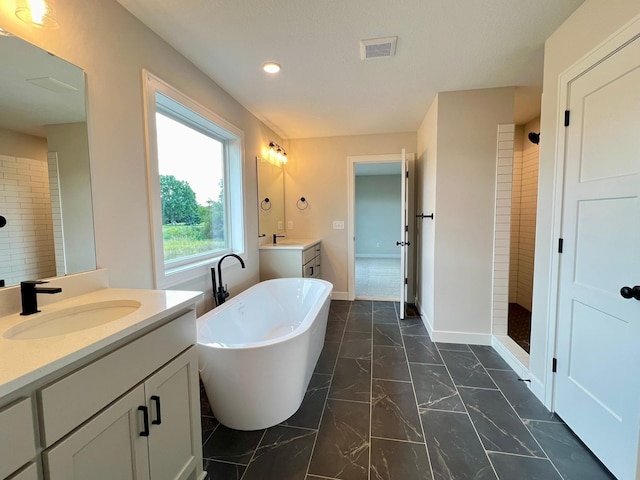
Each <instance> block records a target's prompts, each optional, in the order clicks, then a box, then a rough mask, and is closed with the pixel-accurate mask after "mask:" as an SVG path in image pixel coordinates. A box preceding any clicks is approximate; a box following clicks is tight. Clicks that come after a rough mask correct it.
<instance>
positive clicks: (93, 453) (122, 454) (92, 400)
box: [39, 311, 202, 480]
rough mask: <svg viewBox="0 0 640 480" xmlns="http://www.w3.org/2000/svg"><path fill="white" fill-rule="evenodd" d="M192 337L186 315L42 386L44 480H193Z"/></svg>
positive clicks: (196, 450) (196, 441)
mask: <svg viewBox="0 0 640 480" xmlns="http://www.w3.org/2000/svg"><path fill="white" fill-rule="evenodd" d="M194 339H195V313H194V312H193V311H190V312H188V313H186V314H184V315H182V316H180V317H179V318H177V319H175V320H173V321H171V322H169V323H167V324H166V325H164V326H162V327H160V328H158V329H157V330H154V331H152V332H150V333H148V334H147V335H145V336H143V337H141V338H139V339H138V340H134V341H133V342H131V343H129V344H127V345H125V346H124V347H122V348H120V349H118V350H116V351H114V352H112V353H110V354H108V355H106V356H104V357H102V358H100V359H98V360H96V361H95V362H93V363H91V364H89V365H87V366H85V367H83V368H81V369H79V370H77V371H75V372H73V373H72V374H70V375H68V376H66V377H64V378H62V379H60V380H58V381H56V382H54V383H52V384H51V385H48V386H46V387H44V388H42V389H41V390H40V392H39V397H40V403H41V409H42V418H41V432H42V437H43V443H44V444H45V447H47V448H46V449H45V450H44V452H43V454H42V463H43V470H44V478H45V479H48V480H81V479H87V480H89V479H91V480H96V479H98V480H100V479H104V480H112V479H118V480H126V479H132V480H133V479H136V480H142V479H153V480H186V479H192V480H195V479H196V478H198V477H197V475H199V474H200V472H201V470H200V468H196V466H197V465H198V463H199V465H200V466H201V465H202V452H201V433H200V418H199V414H198V413H199V402H200V399H199V384H198V360H197V355H196V350H195V349H196V347H195V346H194V345H193V343H194ZM158 367H161V368H159V369H158ZM114 392H118V393H117V394H114ZM103 405H106V406H104V407H103ZM96 412H97V413H96ZM69 432H70V433H69Z"/></svg>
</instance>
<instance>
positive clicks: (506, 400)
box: [465, 348, 565, 479]
mask: <svg viewBox="0 0 640 480" xmlns="http://www.w3.org/2000/svg"><path fill="white" fill-rule="evenodd" d="M469 349H470V350H471V353H473V356H474V357H476V360H478V363H480V365H481V366H482V368H483V369H484V371H485V372H486V374H487V375H488V376H489V378H490V379H491V381H492V382H493V383H494V385H495V386H496V387H498V391H499V392H500V395H502V397H503V398H504V400H505V402H507V405H509V407H510V408H511V410H512V411H513V413H514V414H515V415H516V418H518V420H520V423H521V424H522V426H523V427H524V429H525V430H526V431H527V432H528V433H529V435H531V438H533V441H534V442H535V443H536V445H538V448H540V451H541V452H542V453H544V457H534V458H546V459H547V460H548V461H549V463H550V464H551V465H552V466H553V469H554V470H555V471H556V472H557V473H558V475H559V476H560V478H561V479H564V478H565V477H564V475H562V474H561V473H560V470H558V467H556V464H555V463H553V461H552V460H551V458H549V455H548V454H547V451H546V450H545V449H544V448H542V445H540V442H538V439H537V438H536V437H535V436H534V435H533V432H531V430H529V429H528V428H527V426H526V425H525V423H524V422H523V421H522V417H520V415H519V414H518V412H517V411H516V409H515V408H514V407H513V405H511V402H510V401H509V399H508V398H507V396H506V395H505V394H504V392H503V391H502V389H501V388H500V386H499V385H498V384H497V383H496V382H495V381H494V380H493V377H492V376H491V375H490V374H489V372H487V369H486V368H485V366H484V364H483V363H482V362H481V361H480V358H479V357H478V356H477V355H476V352H474V351H473V349H472V348H469ZM465 407H466V405H465ZM472 423H473V422H472ZM483 447H484V445H483ZM485 451H487V452H488V450H486V449H485ZM502 453H506V452H502ZM487 456H488V453H487ZM524 456H526V455H524ZM489 461H491V458H489ZM492 464H493V463H492Z"/></svg>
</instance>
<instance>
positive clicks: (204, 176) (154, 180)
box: [144, 72, 244, 288]
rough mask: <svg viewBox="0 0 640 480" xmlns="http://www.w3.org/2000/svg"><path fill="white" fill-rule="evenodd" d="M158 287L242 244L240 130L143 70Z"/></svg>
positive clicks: (236, 250) (198, 273)
mask: <svg viewBox="0 0 640 480" xmlns="http://www.w3.org/2000/svg"><path fill="white" fill-rule="evenodd" d="M144 76H145V82H146V89H145V95H146V99H145V106H146V110H145V113H146V119H147V125H148V133H147V152H148V155H147V157H148V158H147V160H148V173H149V193H150V204H151V208H152V212H151V217H152V228H153V232H152V238H153V250H154V271H155V279H156V288H166V287H169V286H171V285H175V284H176V283H179V282H183V281H186V280H189V279H191V278H194V277H196V276H201V275H204V274H206V273H207V269H208V268H209V267H210V266H211V265H212V264H213V263H214V262H215V261H216V260H217V258H219V257H221V256H222V255H224V254H226V253H230V252H234V253H240V254H241V253H242V252H243V251H244V232H243V228H242V226H243V221H242V219H243V212H242V137H243V133H242V131H241V130H239V129H237V128H236V127H234V126H233V125H231V124H230V123H228V122H227V121H225V120H224V119H222V118H220V117H218V116H217V115H216V114H214V113H212V112H210V111H208V110H207V109H206V108H204V107H202V106H201V105H199V104H197V103H196V102H194V101H193V100H191V99H190V98H188V97H186V96H185V95H183V94H182V93H180V92H179V91H177V90H175V89H174V88H173V87H171V86H169V85H167V84H166V83H164V82H162V81H161V80H160V79H158V78H157V77H154V76H153V75H151V74H150V73H149V72H144Z"/></svg>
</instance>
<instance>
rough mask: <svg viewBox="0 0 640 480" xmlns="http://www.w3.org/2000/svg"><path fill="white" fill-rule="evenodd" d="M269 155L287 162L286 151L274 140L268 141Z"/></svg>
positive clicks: (279, 160) (281, 161)
mask: <svg viewBox="0 0 640 480" xmlns="http://www.w3.org/2000/svg"><path fill="white" fill-rule="evenodd" d="M269 155H270V156H271V158H272V159H275V160H277V161H278V162H280V163H287V152H286V150H285V149H284V147H281V146H280V145H278V144H277V143H276V142H269Z"/></svg>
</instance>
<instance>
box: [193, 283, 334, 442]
mask: <svg viewBox="0 0 640 480" xmlns="http://www.w3.org/2000/svg"><path fill="white" fill-rule="evenodd" d="M332 289H333V286H332V285H331V284H330V283H329V282H326V281H324V280H318V279H312V278H280V279H275V280H267V281H264V282H261V283H258V284H257V285H254V286H253V287H251V288H249V289H248V290H245V291H244V292H242V293H241V294H240V295H238V296H236V297H234V298H232V299H231V300H229V301H227V302H226V303H224V304H222V305H221V306H219V307H217V308H214V309H213V310H211V311H209V312H207V313H205V314H204V315H203V316H201V317H200V318H198V347H197V350H198V364H199V368H200V378H201V379H202V383H203V384H204V388H205V391H206V393H207V397H208V399H209V403H210V404H211V408H212V409H213V413H214V415H215V416H216V418H217V419H218V420H219V421H220V423H222V424H223V425H226V426H227V427H230V428H234V429H236V430H258V429H262V428H266V427H270V426H273V425H277V424H278V423H280V422H282V421H283V420H286V419H287V418H289V417H290V416H291V415H293V414H294V413H295V412H296V410H298V408H299V407H300V404H301V403H302V399H303V397H304V394H305V391H306V389H307V386H308V385H309V381H310V380H311V375H312V373H313V370H314V368H315V366H316V363H317V361H318V357H319V356H320V352H321V350H322V347H323V344H324V336H325V331H326V327H327V317H328V315H329V303H330V301H331V290H332Z"/></svg>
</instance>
